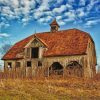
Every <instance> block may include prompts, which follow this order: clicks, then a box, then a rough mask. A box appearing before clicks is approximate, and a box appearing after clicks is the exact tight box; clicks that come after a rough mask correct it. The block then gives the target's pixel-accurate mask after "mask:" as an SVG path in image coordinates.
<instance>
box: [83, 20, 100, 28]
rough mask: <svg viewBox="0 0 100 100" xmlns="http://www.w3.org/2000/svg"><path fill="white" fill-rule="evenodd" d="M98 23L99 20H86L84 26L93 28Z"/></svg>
mask: <svg viewBox="0 0 100 100" xmlns="http://www.w3.org/2000/svg"><path fill="white" fill-rule="evenodd" d="M99 22H100V19H96V20H88V21H87V22H86V24H85V25H86V26H88V27H91V26H93V25H95V24H97V23H99Z"/></svg>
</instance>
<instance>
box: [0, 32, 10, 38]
mask: <svg viewBox="0 0 100 100" xmlns="http://www.w3.org/2000/svg"><path fill="white" fill-rule="evenodd" d="M9 36H10V35H9V34H7V33H0V38H2V37H9Z"/></svg>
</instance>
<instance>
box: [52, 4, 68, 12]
mask: <svg viewBox="0 0 100 100" xmlns="http://www.w3.org/2000/svg"><path fill="white" fill-rule="evenodd" d="M66 9H67V7H66V5H61V6H60V7H59V8H54V9H53V13H62V12H63V11H65V10H66Z"/></svg>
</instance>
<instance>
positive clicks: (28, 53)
mask: <svg viewBox="0 0 100 100" xmlns="http://www.w3.org/2000/svg"><path fill="white" fill-rule="evenodd" d="M27 57H30V48H27Z"/></svg>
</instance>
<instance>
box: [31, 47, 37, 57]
mask: <svg viewBox="0 0 100 100" xmlns="http://www.w3.org/2000/svg"><path fill="white" fill-rule="evenodd" d="M38 57H39V48H38V47H36V48H32V50H31V58H38Z"/></svg>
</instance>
